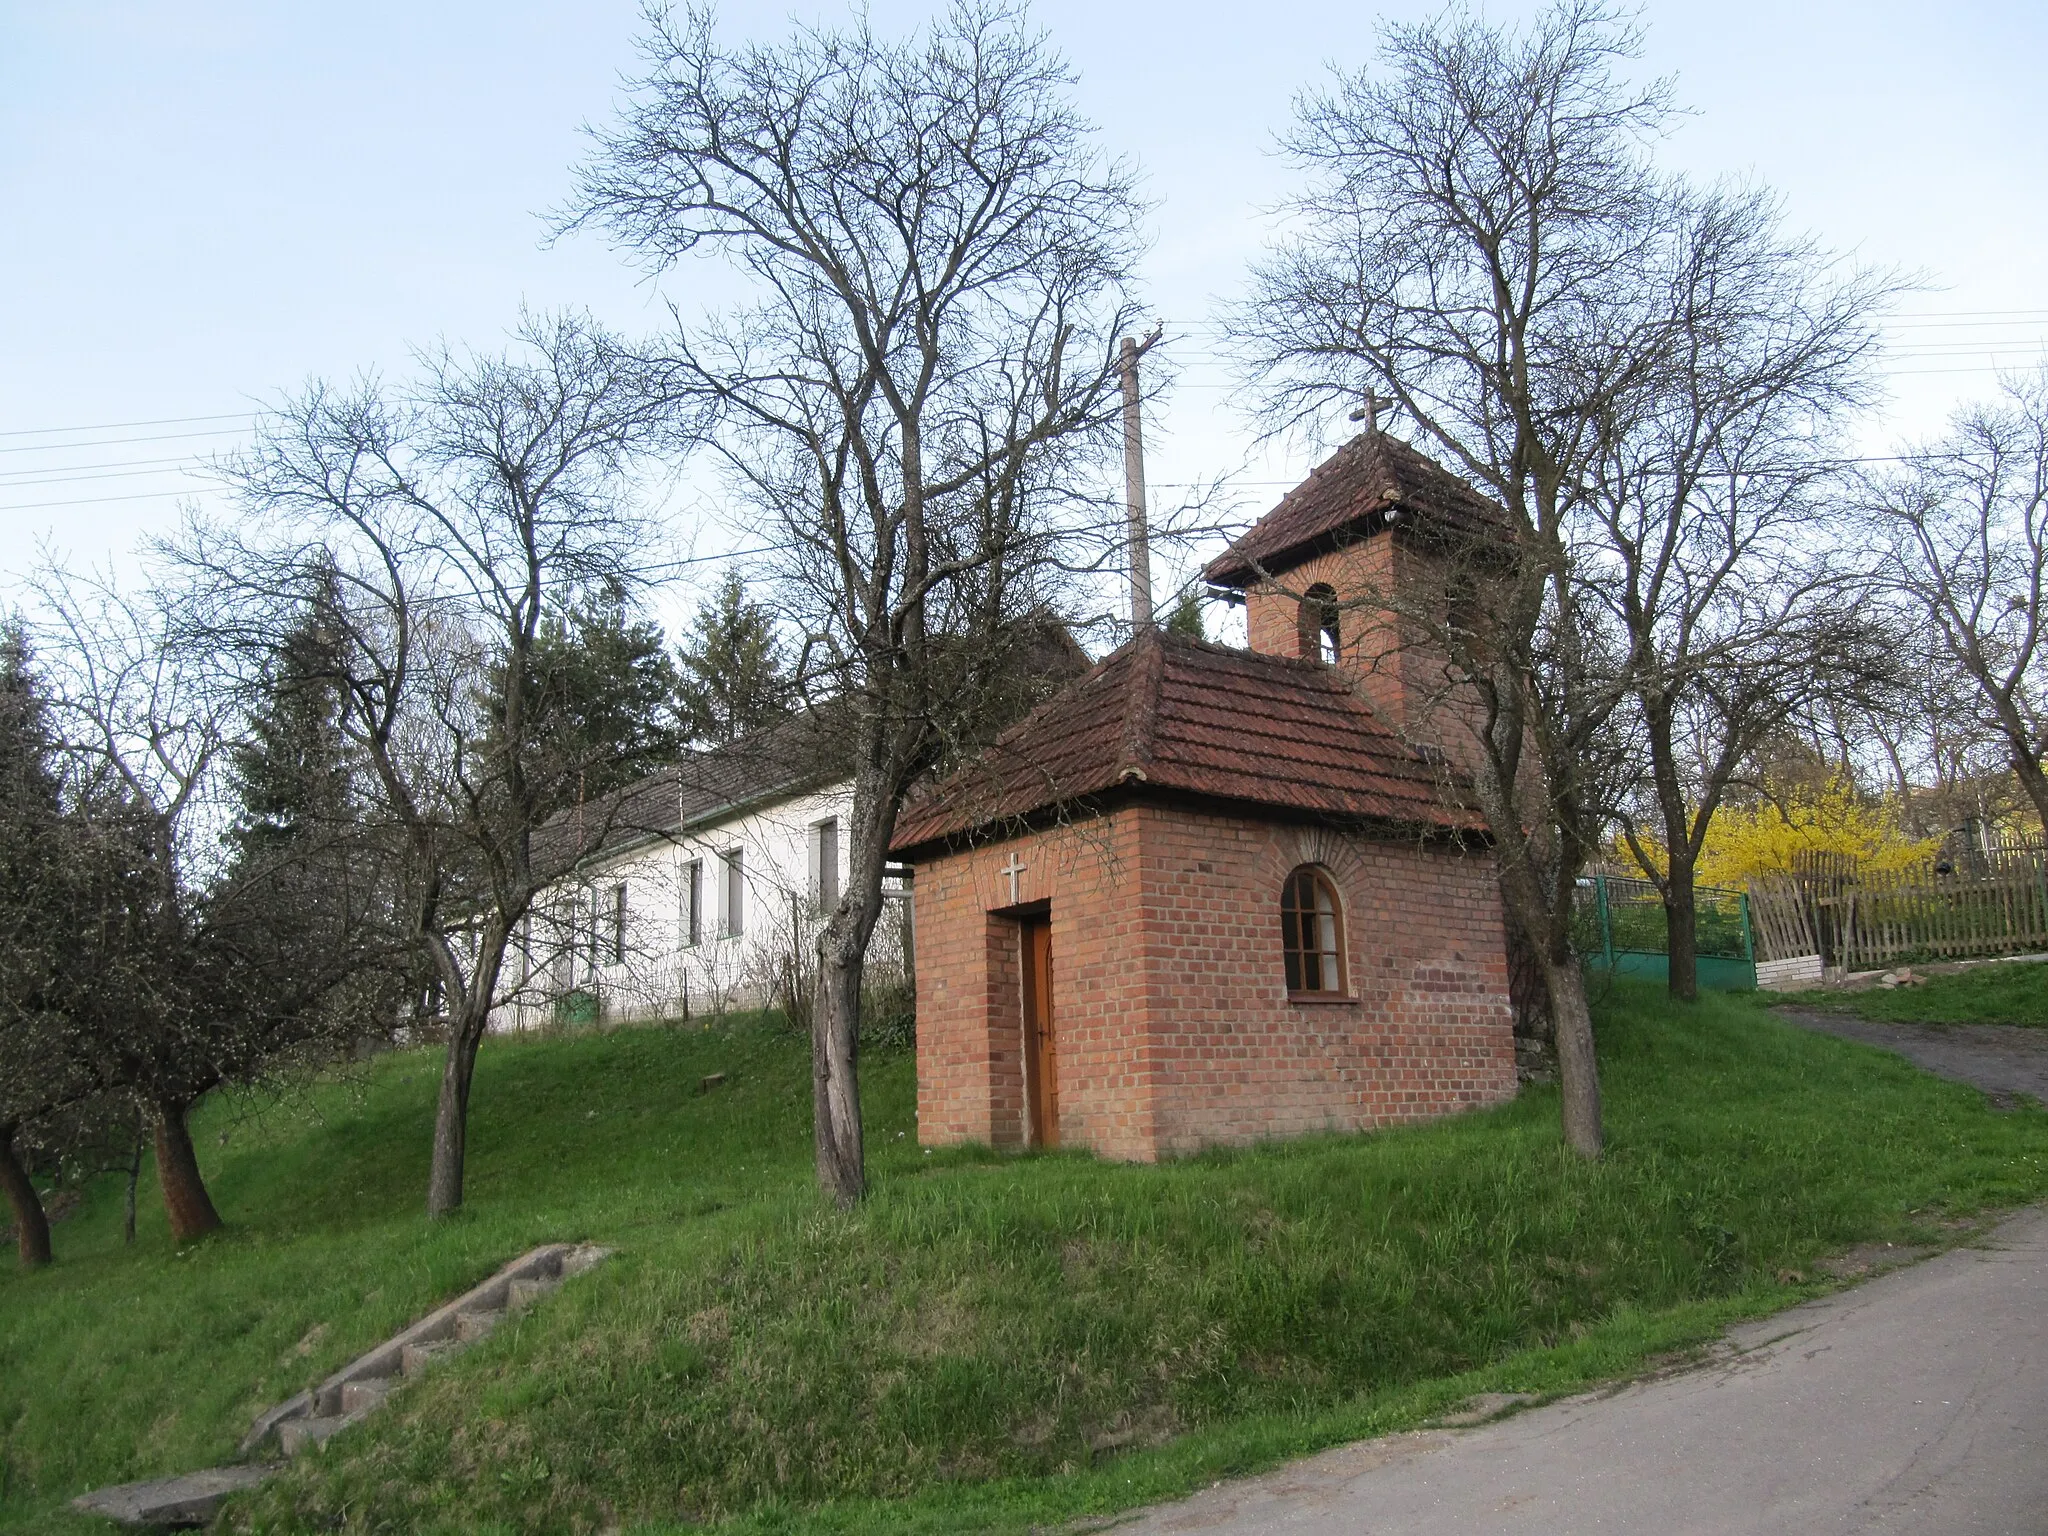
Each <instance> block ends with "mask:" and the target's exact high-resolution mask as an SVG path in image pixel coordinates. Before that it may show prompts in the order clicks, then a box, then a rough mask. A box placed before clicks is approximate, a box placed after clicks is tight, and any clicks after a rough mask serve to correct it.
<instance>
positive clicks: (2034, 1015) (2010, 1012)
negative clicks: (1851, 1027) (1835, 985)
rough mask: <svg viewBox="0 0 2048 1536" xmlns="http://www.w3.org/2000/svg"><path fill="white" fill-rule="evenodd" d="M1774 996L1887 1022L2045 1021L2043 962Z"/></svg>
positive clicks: (2047, 997)
mask: <svg viewBox="0 0 2048 1536" xmlns="http://www.w3.org/2000/svg"><path fill="white" fill-rule="evenodd" d="M1778 1001H1780V1002H1788V1003H1796V1004H1798V1005H1799V1006H1800V1007H1803V1008H1823V1009H1827V1010H1829V1011H1831V1012H1835V1013H1852V1014H1854V1015H1856V1016H1857V1017H1858V1018H1861V1019H1879V1020H1884V1021H1886V1022H1890V1023H1900V1022H1903V1023H1912V1024H2030V1025H2034V1026H2036V1027H2040V1026H2048V965H2039V964H2024V965H2011V964H2007V965H1973V966H1971V967H1970V968H1969V969H1968V970H1965V971H1952V972H1949V973H1947V974H1945V975H1940V976H1929V977H1928V978H1927V979H1926V982H1925V984H1924V985H1921V986H1917V987H1890V988H1886V987H1870V988H1866V989H1863V990H1860V991H1856V992H1842V991H1834V990H1829V991H1823V992H1796V993H1793V994H1791V995H1790V996H1787V997H1781V998H1779V999H1778Z"/></svg>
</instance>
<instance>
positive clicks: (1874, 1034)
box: [1771, 1008, 2048, 1104]
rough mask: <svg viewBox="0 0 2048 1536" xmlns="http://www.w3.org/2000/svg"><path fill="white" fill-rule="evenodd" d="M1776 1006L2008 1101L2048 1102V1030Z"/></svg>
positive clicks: (1790, 1016) (1795, 1020)
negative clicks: (1901, 1020)
mask: <svg viewBox="0 0 2048 1536" xmlns="http://www.w3.org/2000/svg"><path fill="white" fill-rule="evenodd" d="M1771 1011H1772V1012H1773V1013H1775V1014H1777V1016H1778V1017H1779V1018H1781V1019H1784V1020H1785V1021H1787V1022H1788V1023H1792V1024H1797V1025H1799V1026H1800V1027H1801V1028H1802V1029H1817V1030H1819V1031H1821V1032H1822V1033H1823V1034H1829V1035H1840V1036H1841V1037H1842V1038H1843V1039H1844V1040H1861V1041H1862V1042H1863V1043H1864V1044H1865V1045H1876V1046H1882V1047H1883V1048H1884V1049H1885V1050H1888V1051H1897V1052H1898V1053H1899V1054H1900V1055H1901V1056H1903V1057H1905V1058H1906V1060H1908V1061H1910V1062H1912V1063H1913V1065H1915V1066H1916V1067H1920V1068H1922V1069H1923V1070H1925V1071H1928V1072H1932V1073H1934V1075H1935V1076H1937V1077H1946V1078H1950V1079H1952V1080H1953V1081H1955V1082H1958V1083H1968V1084H1970V1085H1971V1086H1972V1087H1975V1088H1981V1089H1983V1090H1984V1091H1985V1092H1986V1093H1988V1094H1990V1095H1991V1096H1992V1097H1993V1098H1994V1099H1995V1100H1998V1101H2000V1102H2002V1103H2010V1102H2011V1101H2012V1098H2013V1096H2014V1095H2015V1094H2026V1095H2028V1096H2029V1097H2031V1098H2034V1099H2038V1100H2039V1101H2040V1102H2042V1103H2043V1104H2048V1029H2030V1028H2028V1027H2026V1026H2024V1025H2020V1024H1890V1023H1882V1024H1881V1023H1878V1022H1877V1021H1876V1020H1874V1019H1859V1018H1855V1017H1853V1016H1851V1015H1849V1014H1846V1013H1821V1012H1817V1011H1815V1010H1812V1009H1807V1008H1774V1009H1772V1010H1771Z"/></svg>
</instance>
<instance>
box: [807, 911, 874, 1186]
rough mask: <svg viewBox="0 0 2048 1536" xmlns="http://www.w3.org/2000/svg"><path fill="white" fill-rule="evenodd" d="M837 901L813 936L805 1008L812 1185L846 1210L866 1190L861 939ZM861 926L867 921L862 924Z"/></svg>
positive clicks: (850, 913) (852, 919) (853, 918)
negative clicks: (812, 985)
mask: <svg viewBox="0 0 2048 1536" xmlns="http://www.w3.org/2000/svg"><path fill="white" fill-rule="evenodd" d="M859 900H860V898H859V897H858V896H856V897H855V898H854V900H852V901H847V902H843V903H842V904H841V905H840V909H839V911H838V912H836V913H834V914H833V917H832V921H831V922H829V923H827V924H826V925H825V931H824V932H823V933H822V934H820V935H819V936H818V993H817V1003H816V1005H815V1006H814V1007H813V1008H812V1010H811V1074H812V1085H811V1104H812V1108H813V1111H814V1113H815V1114H816V1116H817V1135H816V1141H817V1154H818V1185H819V1187H820V1188H821V1189H823V1190H824V1191H825V1193H826V1194H828V1195H830V1196H831V1197H832V1198H833V1200H835V1201H836V1202H838V1205H839V1208H840V1209H841V1210H846V1209H849V1208H850V1207H852V1206H853V1205H855V1204H856V1203H858V1202H859V1200H860V1198H861V1197H862V1196H863V1195H865V1194H866V1193H867V1188H868V1176H867V1159H866V1147H865V1145H864V1143H863V1141H862V1136H861V1123H860V985H861V975H862V971H863V969H864V965H865V961H866V954H865V951H866V948H867V946H866V944H865V943H863V942H861V940H860V939H859V937H858V934H859V930H860V928H861V926H862V924H861V923H860V922H859V920H858V917H857V916H856V913H855V911H854V910H853V909H855V908H856V906H857V904H858V902H859ZM867 926H870V927H871V926H872V925H871V924H870V925H867Z"/></svg>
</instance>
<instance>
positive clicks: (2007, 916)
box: [1818, 860, 2048, 971]
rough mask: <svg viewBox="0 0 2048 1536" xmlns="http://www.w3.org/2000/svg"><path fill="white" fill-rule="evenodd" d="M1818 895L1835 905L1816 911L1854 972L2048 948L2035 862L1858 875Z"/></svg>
mask: <svg viewBox="0 0 2048 1536" xmlns="http://www.w3.org/2000/svg"><path fill="white" fill-rule="evenodd" d="M1821 900H1822V901H1826V902H1829V903H1830V904H1831V905H1832V907H1833V910H1832V911H1827V910H1825V909H1823V910H1822V911H1821V912H1820V913H1819V914H1818V915H1819V916H1820V918H1821V920H1822V921H1823V922H1828V923H1829V926H1830V927H1831V928H1832V930H1833V933H1832V937H1833V939H1834V943H1833V945H1832V948H1833V949H1834V950H1835V951H1836V957H1835V958H1834V959H1833V961H1832V963H1834V964H1836V965H1840V966H1842V967H1843V968H1845V969H1847V970H1851V971H1857V970H1871V969H1873V968H1875V967H1878V966H1883V965H1889V964H1891V963H1892V962H1894V961H1897V960H1902V959H1904V960H1911V959H1923V958H1939V959H1961V958H1963V957H1965V956H1969V955H1996V954H2013V953H2017V952H2019V951H2021V950H2026V949H2038V948H2042V947H2044V946H2048V873H2044V869H2043V865H2042V863H2041V862H2040V861H2038V860H2031V861H2026V862H2020V861H2018V860H2015V861H2012V862H2009V863H2006V864H2003V865H2002V866H2000V867H1997V868H1995V869H1993V870H1991V871H1990V872H1988V873H1983V874H1974V875H1962V874H1956V875H1936V874H1933V873H1931V872H1928V871H1921V870H1907V871H1903V872H1901V873H1897V874H1884V875H1881V874H1872V873H1867V872H1865V873H1859V875H1858V876H1857V878H1856V880H1855V882H1854V883H1853V884H1851V885H1849V886H1847V887H1846V888H1844V889H1842V890H1841V891H1840V892H1839V893H1838V894H1835V895H1833V896H1831V897H1823V898H1821ZM1830 919H1832V921H1831V922H1829V920H1830Z"/></svg>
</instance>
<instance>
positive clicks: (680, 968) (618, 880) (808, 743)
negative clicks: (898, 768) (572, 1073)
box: [492, 716, 910, 1029]
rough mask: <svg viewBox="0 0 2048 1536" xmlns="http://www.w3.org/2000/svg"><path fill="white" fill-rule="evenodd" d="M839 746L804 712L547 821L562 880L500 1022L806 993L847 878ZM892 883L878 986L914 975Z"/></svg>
mask: <svg viewBox="0 0 2048 1536" xmlns="http://www.w3.org/2000/svg"><path fill="white" fill-rule="evenodd" d="M834 748H835V743H834V741H833V739H832V732H831V726H830V722H829V721H827V720H822V719H820V717H818V716H804V717H800V718H798V719H795V720H791V721H788V722H786V723H784V724H782V725H777V726H772V727H769V728H767V729H766V730H762V731H757V732H754V733H753V734H752V735H750V736H747V737H745V738H742V739H741V740H740V741H737V742H734V743H732V744H731V745H729V746H726V747H721V748H718V749H715V750H713V751H709V752H703V753H697V754H693V755H692V756H690V757H689V758H687V759H685V760H684V761H683V762H682V763H681V764H679V765H678V766H677V767H675V768H671V769H665V770H663V771H662V772H661V773H658V774H655V775H653V776H652V777H650V778H648V779H644V780H642V781H641V782H639V783H637V784H632V785H629V786H627V787H626V788H625V789H623V790H620V791H617V792H615V793H614V794H612V795H608V796H606V797H604V798H603V799H601V800H597V801H593V802H592V803H591V804H589V805H587V806H580V807H578V808H577V809H576V810H574V811H571V812H567V813H564V814H563V815H561V816H558V817H556V818H555V819H554V820H553V821H551V822H550V823H549V824H548V825H547V826H546V827H545V828H543V829H542V831H541V833H540V835H539V836H537V837H536V839H535V847H534V860H535V863H536V864H537V865H540V866H541V867H543V868H546V867H550V866H553V867H557V868H560V869H561V870H562V873H561V875H560V876H559V878H558V879H556V880H555V882H554V883H553V884H552V885H550V886H549V888H548V889H547V890H546V891H545V892H544V893H543V894H542V896H541V898H540V899H539V900H538V901H536V902H535V904H534V911H533V914H532V916H531V917H529V918H528V920H527V922H526V923H525V924H524V925H523V926H522V929H521V931H520V934H519V937H518V939H517V941H516V943H515V945H514V947H513V950H512V952H511V953H510V954H509V955H508V956H507V957H506V978H505V980H506V988H507V992H506V999H505V1001H504V1003H503V1004H502V1005H501V1006H500V1007H499V1008H498V1010H497V1012H496V1013H495V1014H494V1016H493V1020H492V1022H493V1027H494V1028H498V1029H531V1028H536V1027H540V1026H542V1025H545V1024H550V1023H580V1022H589V1021H591V1020H593V1019H595V1018H604V1019H608V1020H609V1019H635V1018H669V1017H673V1018H684V1017H697V1016H701V1015H704V1014H714V1013H722V1012H725V1011H727V1010H729V1009H733V1008H753V1007H762V1006H767V1005H770V1004H773V1003H775V1002H776V1001H777V1000H778V999H779V998H780V997H781V996H783V995H784V994H785V993H786V991H787V990H788V989H789V988H790V987H791V986H792V985H794V986H795V987H797V988H798V989H800V990H801V991H803V992H805V993H807V992H808V981H809V978H810V976H811V974H812V973H813V971H814V969H815V965H816V961H815V951H814V948H813V945H814V941H815V939H816V937H817V933H818V929H819V927H820V926H821V924H822V923H823V921H824V918H825V916H826V915H828V914H829V913H830V912H831V910H832V908H833V907H834V906H836V905H837V904H838V901H839V895H840V891H841V889H842V887H843V884H844V881H845V879H846V871H847V864H846V858H847V849H846V837H845V827H846V825H847V817H848V814H849V812H850V810H851V807H852V803H853V782H852V780H851V779H850V778H849V777H847V776H846V775H845V773H844V771H843V769H842V768H840V767H839V766H838V763H839V762H843V755H842V752H841V751H838V750H834ZM887 890H888V895H889V896H890V898H891V899H890V900H889V902H888V906H887V910H886V911H885V914H884V920H883V922H882V923H881V924H880V925H878V927H877V929H876V933H875V939H874V942H873V944H872V945H871V946H870V948H869V974H870V976H871V978H873V979H875V980H884V979H890V978H892V977H904V976H907V975H908V974H909V973H910V966H909V954H908V943H909V900H908V896H909V892H908V888H907V886H905V885H903V884H902V883H901V882H900V881H897V880H893V879H892V880H891V881H890V882H889V884H888V887H887Z"/></svg>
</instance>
